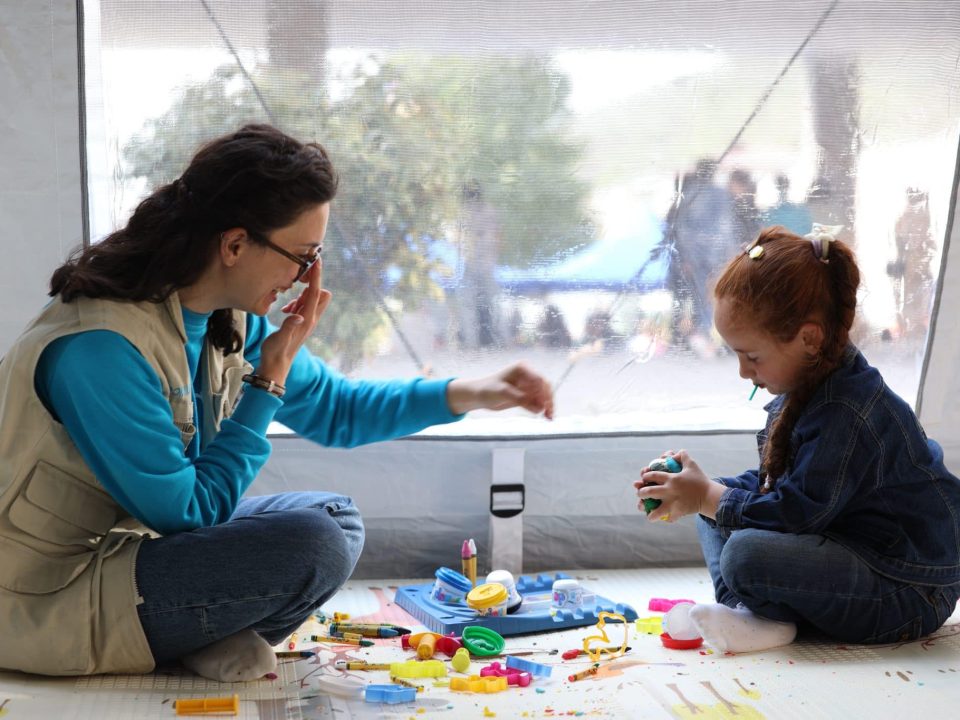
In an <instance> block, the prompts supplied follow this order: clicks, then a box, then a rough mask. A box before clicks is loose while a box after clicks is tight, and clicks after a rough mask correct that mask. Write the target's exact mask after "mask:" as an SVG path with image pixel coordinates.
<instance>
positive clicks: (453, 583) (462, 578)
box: [430, 567, 473, 605]
mask: <svg viewBox="0 0 960 720" xmlns="http://www.w3.org/2000/svg"><path fill="white" fill-rule="evenodd" d="M434 575H436V578H437V579H436V581H435V582H434V583H433V589H432V590H431V591H430V597H431V598H433V599H434V600H436V601H437V602H441V603H443V604H445V605H463V604H464V603H465V602H466V598H467V593H468V592H470V591H471V590H473V583H471V582H470V579H469V578H467V576H466V575H461V574H460V573H458V572H457V571H456V570H451V569H450V568H448V567H442V568H437V571H436V572H435V573H434Z"/></svg>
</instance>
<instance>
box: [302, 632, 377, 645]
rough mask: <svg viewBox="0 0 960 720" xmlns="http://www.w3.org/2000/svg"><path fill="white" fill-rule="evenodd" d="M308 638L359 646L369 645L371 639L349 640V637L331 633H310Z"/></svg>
mask: <svg viewBox="0 0 960 720" xmlns="http://www.w3.org/2000/svg"><path fill="white" fill-rule="evenodd" d="M310 639H311V640H313V641H314V642H325V643H334V644H340V645H359V646H360V647H370V646H371V645H373V640H351V639H349V638H342V637H332V636H331V635H311V636H310Z"/></svg>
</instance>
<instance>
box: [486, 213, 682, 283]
mask: <svg viewBox="0 0 960 720" xmlns="http://www.w3.org/2000/svg"><path fill="white" fill-rule="evenodd" d="M662 237H663V226H662V222H661V220H660V219H659V218H657V217H655V216H653V215H644V216H643V217H641V218H640V219H639V221H638V222H635V223H634V224H633V225H631V227H630V228H629V230H624V231H622V232H610V233H608V234H607V235H605V236H604V237H601V238H600V239H599V240H597V241H596V242H594V243H592V244H590V245H587V246H586V247H583V248H578V249H576V250H574V251H571V252H569V253H568V254H567V256H566V257H563V258H561V259H560V260H558V261H556V262H554V263H551V264H550V265H542V266H538V267H533V268H527V269H521V268H513V267H504V266H502V267H499V268H497V273H496V279H497V282H498V283H499V284H500V286H501V287H502V288H504V289H505V290H510V291H513V292H518V293H535V292H549V291H563V290H611V291H619V290H632V291H635V292H649V291H651V290H657V289H660V288H663V287H665V286H666V281H667V271H668V268H669V258H668V256H667V254H666V253H661V252H658V251H657V247H658V245H659V243H660V241H661V239H662Z"/></svg>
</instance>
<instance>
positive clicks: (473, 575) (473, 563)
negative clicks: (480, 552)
mask: <svg viewBox="0 0 960 720" xmlns="http://www.w3.org/2000/svg"><path fill="white" fill-rule="evenodd" d="M467 542H468V545H469V547H470V558H469V565H468V566H467V568H468V570H469V571H470V572H469V573H467V577H468V578H470V582H471V583H473V584H474V585H476V584H477V544H476V543H475V542H474V541H473V538H470V540H468V541H467Z"/></svg>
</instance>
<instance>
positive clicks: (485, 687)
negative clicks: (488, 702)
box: [450, 675, 507, 693]
mask: <svg viewBox="0 0 960 720" xmlns="http://www.w3.org/2000/svg"><path fill="white" fill-rule="evenodd" d="M450 689H451V690H456V691H457V692H475V693H495V692H503V691H504V690H506V689H507V678H506V677H502V676H496V675H491V676H489V677H480V676H479V675H471V676H470V677H466V678H456V677H455V678H450Z"/></svg>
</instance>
